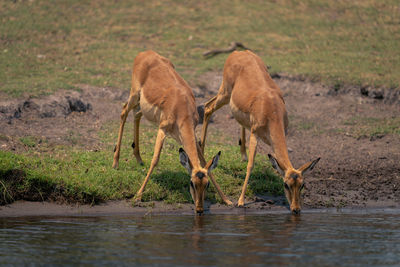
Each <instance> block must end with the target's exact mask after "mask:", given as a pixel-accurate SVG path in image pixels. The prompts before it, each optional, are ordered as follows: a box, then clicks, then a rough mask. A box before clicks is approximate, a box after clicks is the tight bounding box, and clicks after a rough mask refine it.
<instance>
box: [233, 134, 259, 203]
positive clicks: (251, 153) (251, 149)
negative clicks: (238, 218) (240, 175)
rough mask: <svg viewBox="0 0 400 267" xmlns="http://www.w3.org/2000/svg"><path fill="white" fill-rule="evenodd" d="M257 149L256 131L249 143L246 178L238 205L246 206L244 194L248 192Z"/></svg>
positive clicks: (251, 135)
mask: <svg viewBox="0 0 400 267" xmlns="http://www.w3.org/2000/svg"><path fill="white" fill-rule="evenodd" d="M256 150H257V137H256V135H255V133H253V132H252V133H251V134H250V143H249V162H248V163H247V172H246V178H245V179H244V184H243V188H242V193H241V194H240V197H239V201H238V206H239V207H242V206H244V195H245V193H246V189H247V184H248V183H249V178H250V174H251V171H252V170H253V166H254V158H255V157H256Z"/></svg>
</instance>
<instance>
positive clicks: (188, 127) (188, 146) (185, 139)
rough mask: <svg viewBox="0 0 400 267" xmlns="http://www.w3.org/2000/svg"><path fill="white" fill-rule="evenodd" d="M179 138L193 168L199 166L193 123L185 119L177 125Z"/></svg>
mask: <svg viewBox="0 0 400 267" xmlns="http://www.w3.org/2000/svg"><path fill="white" fill-rule="evenodd" d="M179 133H180V139H181V143H182V146H183V149H185V151H186V153H187V155H188V156H189V159H190V162H191V163H192V166H193V168H196V169H198V168H200V166H201V165H200V159H199V155H198V153H197V145H196V137H195V132H194V126H193V123H191V122H190V121H185V122H183V123H181V125H179Z"/></svg>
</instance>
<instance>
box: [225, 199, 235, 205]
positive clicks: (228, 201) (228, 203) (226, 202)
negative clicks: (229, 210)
mask: <svg viewBox="0 0 400 267" xmlns="http://www.w3.org/2000/svg"><path fill="white" fill-rule="evenodd" d="M225 204H226V205H228V206H233V202H232V201H230V200H229V199H227V200H225Z"/></svg>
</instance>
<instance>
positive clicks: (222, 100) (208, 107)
mask: <svg viewBox="0 0 400 267" xmlns="http://www.w3.org/2000/svg"><path fill="white" fill-rule="evenodd" d="M229 99H230V94H229V93H228V92H227V91H226V90H225V89H224V87H223V85H221V87H220V89H219V91H218V94H217V95H216V96H214V97H213V98H211V99H210V100H209V101H208V102H207V103H205V105H204V119H203V128H202V130H201V144H200V146H201V152H203V154H204V148H205V146H206V135H207V127H208V123H209V121H210V118H211V115H212V114H213V113H214V112H215V111H217V110H218V109H220V108H221V107H223V106H225V105H226V104H228V102H229Z"/></svg>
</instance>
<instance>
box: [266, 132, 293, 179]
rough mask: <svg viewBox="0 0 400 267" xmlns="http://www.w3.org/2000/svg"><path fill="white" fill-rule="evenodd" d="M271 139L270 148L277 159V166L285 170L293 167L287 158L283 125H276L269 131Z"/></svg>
mask: <svg viewBox="0 0 400 267" xmlns="http://www.w3.org/2000/svg"><path fill="white" fill-rule="evenodd" d="M270 130H272V129H270ZM271 141H272V142H271V144H272V149H273V150H274V154H275V158H276V159H277V160H278V163H279V167H280V168H281V169H282V170H283V171H285V172H286V171H287V170H289V169H293V166H292V163H291V162H290V159H289V153H288V149H287V145H286V138H285V131H284V128H283V127H276V128H275V130H274V131H271Z"/></svg>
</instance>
